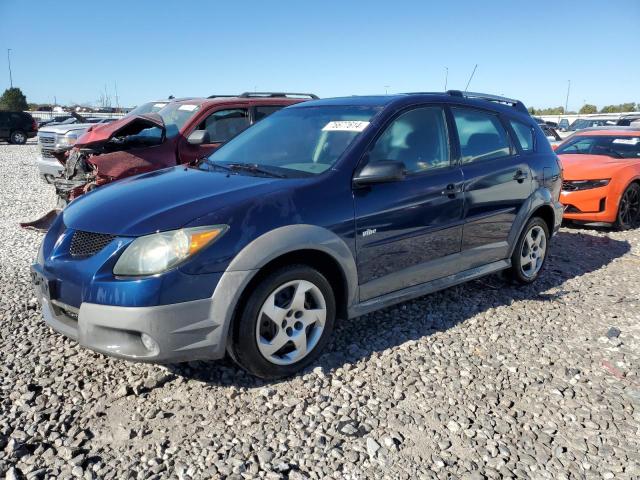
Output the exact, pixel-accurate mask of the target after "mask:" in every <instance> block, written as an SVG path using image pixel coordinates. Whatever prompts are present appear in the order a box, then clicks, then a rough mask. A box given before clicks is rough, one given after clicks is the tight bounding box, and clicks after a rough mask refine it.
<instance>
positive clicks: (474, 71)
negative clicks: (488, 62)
mask: <svg viewBox="0 0 640 480" xmlns="http://www.w3.org/2000/svg"><path fill="white" fill-rule="evenodd" d="M476 68H478V64H477V63H476V66H475V67H473V72H471V76H470V77H469V81H468V82H467V86H466V87H464V91H465V92H466V91H467V89H468V88H469V84H470V83H471V79H472V78H473V75H474V74H475V73H476Z"/></svg>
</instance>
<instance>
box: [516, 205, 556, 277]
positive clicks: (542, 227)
mask: <svg viewBox="0 0 640 480" xmlns="http://www.w3.org/2000/svg"><path fill="white" fill-rule="evenodd" d="M532 231H535V232H543V233H544V242H545V248H544V253H543V256H542V261H541V263H540V264H539V266H536V267H531V269H530V270H529V268H528V267H530V265H531V264H523V263H524V262H523V260H522V253H523V251H524V250H525V240H526V239H527V236H528V235H529V233H530V232H532ZM550 240H551V237H550V235H549V227H548V226H547V222H545V221H544V220H543V219H542V218H540V217H532V218H531V219H530V220H529V221H528V222H527V225H526V226H525V227H524V229H523V230H522V233H521V234H520V238H519V239H518V243H516V248H515V249H514V250H513V254H512V255H511V268H509V269H508V270H507V271H506V275H507V277H508V278H509V279H510V280H511V281H512V282H514V283H517V284H520V285H529V284H530V283H533V282H535V281H536V279H537V278H538V277H539V276H540V273H541V272H542V269H543V268H544V264H545V263H546V262H547V257H548V256H549V241H550ZM527 250H529V249H527ZM532 253H533V254H535V252H532ZM538 258H539V257H538ZM534 261H536V262H537V259H536V260H534ZM534 269H535V271H533V270H534Z"/></svg>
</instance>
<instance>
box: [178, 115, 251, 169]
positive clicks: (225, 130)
mask: <svg viewBox="0 0 640 480" xmlns="http://www.w3.org/2000/svg"><path fill="white" fill-rule="evenodd" d="M249 125H250V120H249V110H248V109H246V108H224V109H222V110H217V111H215V112H212V113H210V114H209V115H207V116H206V117H205V118H204V119H203V120H202V121H201V122H200V123H199V124H198V125H197V126H196V127H195V128H193V129H192V130H191V131H189V132H186V133H185V136H184V138H181V139H180V141H179V143H178V158H179V163H191V162H193V161H195V160H198V159H200V158H202V157H206V156H207V155H209V154H210V153H212V152H213V151H214V150H216V149H218V148H219V147H220V145H222V144H223V143H225V142H228V141H229V140H231V139H232V138H233V137H235V136H236V135H238V134H239V133H240V132H242V131H243V130H245V129H246V128H247V127H248V126H249ZM196 130H206V131H207V132H208V133H209V141H208V142H207V143H204V144H200V145H192V144H190V143H189V141H188V138H189V135H191V134H192V133H193V132H195V131H196Z"/></svg>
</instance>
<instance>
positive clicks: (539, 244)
mask: <svg viewBox="0 0 640 480" xmlns="http://www.w3.org/2000/svg"><path fill="white" fill-rule="evenodd" d="M546 253H547V235H546V233H545V232H544V229H543V228H542V227H541V226H539V225H534V226H533V227H531V229H530V230H529V231H528V232H527V235H526V236H525V237H524V241H523V242H522V250H521V251H520V268H521V269H522V274H523V275H524V276H525V277H527V278H533V277H535V276H536V275H537V274H538V272H539V271H540V269H541V268H542V264H543V263H544V256H545V255H546Z"/></svg>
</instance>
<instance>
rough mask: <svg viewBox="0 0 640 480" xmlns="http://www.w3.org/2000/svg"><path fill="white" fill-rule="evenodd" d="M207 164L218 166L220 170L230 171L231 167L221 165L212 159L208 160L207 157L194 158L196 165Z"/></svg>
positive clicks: (212, 166)
mask: <svg viewBox="0 0 640 480" xmlns="http://www.w3.org/2000/svg"><path fill="white" fill-rule="evenodd" d="M203 164H204V165H207V166H209V167H211V168H220V169H222V170H225V171H227V172H232V171H233V169H232V168H230V167H227V166H226V165H223V164H221V163H217V162H214V161H212V160H209V159H208V158H207V157H202V158H201V159H200V160H196V165H203Z"/></svg>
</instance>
